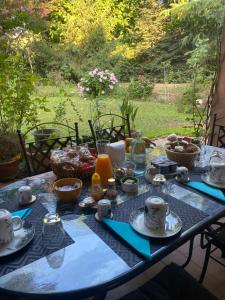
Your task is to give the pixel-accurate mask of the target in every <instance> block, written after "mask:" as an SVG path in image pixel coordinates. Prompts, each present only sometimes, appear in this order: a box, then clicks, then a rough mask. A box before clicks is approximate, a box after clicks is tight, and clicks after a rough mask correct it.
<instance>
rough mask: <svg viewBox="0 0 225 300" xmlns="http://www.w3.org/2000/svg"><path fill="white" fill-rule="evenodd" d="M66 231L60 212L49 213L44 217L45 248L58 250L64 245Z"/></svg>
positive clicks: (43, 237) (43, 234)
mask: <svg viewBox="0 0 225 300" xmlns="http://www.w3.org/2000/svg"><path fill="white" fill-rule="evenodd" d="M64 239H65V231H64V229H63V225H62V222H61V219H60V217H59V215H58V214H53V213H48V214H46V215H45V216H44V218H43V227H42V240H43V245H44V247H45V248H47V249H49V250H58V249H59V248H60V247H62V246H63V243H64Z"/></svg>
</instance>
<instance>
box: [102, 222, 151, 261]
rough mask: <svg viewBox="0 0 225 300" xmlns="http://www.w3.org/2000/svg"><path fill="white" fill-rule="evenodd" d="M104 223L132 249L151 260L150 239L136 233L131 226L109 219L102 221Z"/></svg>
mask: <svg viewBox="0 0 225 300" xmlns="http://www.w3.org/2000/svg"><path fill="white" fill-rule="evenodd" d="M102 221H103V223H104V224H106V225H107V226H108V227H109V228H111V229H112V230H113V231H114V232H115V233H117V234H118V235H119V236H120V237H121V238H122V239H123V240H125V241H126V242H127V243H128V244H129V245H130V246H131V247H133V248H134V249H135V250H137V251H138V252H139V253H141V254H142V255H143V256H144V257H145V258H147V259H151V249H150V242H149V239H147V238H145V237H143V236H141V235H140V234H138V233H137V232H135V231H134V230H133V229H132V227H131V226H130V224H128V223H125V222H119V221H115V220H111V219H108V218H103V219H102Z"/></svg>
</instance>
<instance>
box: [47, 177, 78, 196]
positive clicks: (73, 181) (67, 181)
mask: <svg viewBox="0 0 225 300" xmlns="http://www.w3.org/2000/svg"><path fill="white" fill-rule="evenodd" d="M76 185H78V187H76ZM68 186H71V189H69V190H66V189H65V190H62V187H68ZM82 186H83V183H82V181H81V180H80V179H78V178H62V179H59V180H57V181H55V183H54V186H53V189H54V192H55V193H56V195H57V196H58V197H59V199H60V200H62V201H63V202H72V201H76V199H77V198H78V197H79V196H80V193H81V190H82ZM60 188H61V189H60Z"/></svg>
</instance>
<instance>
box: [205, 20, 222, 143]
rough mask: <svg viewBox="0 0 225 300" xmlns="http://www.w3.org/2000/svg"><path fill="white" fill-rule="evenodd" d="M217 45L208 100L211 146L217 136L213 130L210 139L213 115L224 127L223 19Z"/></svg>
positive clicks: (208, 124) (208, 126)
mask: <svg viewBox="0 0 225 300" xmlns="http://www.w3.org/2000/svg"><path fill="white" fill-rule="evenodd" d="M219 45H220V46H219V56H218V68H217V72H216V75H215V79H214V81H213V83H212V87H211V92H210V95H209V99H208V121H207V137H208V144H210V142H212V145H216V141H217V134H218V132H217V131H216V130H215V131H214V132H213V138H212V139H211V138H210V136H211V134H212V131H213V122H214V116H215V114H216V119H220V118H222V119H221V120H219V121H218V122H219V124H220V125H224V126H225V19H224V23H223V30H222V34H221V37H220V43H219ZM218 122H216V123H218Z"/></svg>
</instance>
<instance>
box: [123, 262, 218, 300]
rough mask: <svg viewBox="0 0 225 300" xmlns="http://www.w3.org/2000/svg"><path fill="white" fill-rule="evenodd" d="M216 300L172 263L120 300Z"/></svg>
mask: <svg viewBox="0 0 225 300" xmlns="http://www.w3.org/2000/svg"><path fill="white" fill-rule="evenodd" d="M137 299H138V300H181V299H182V300H216V299H217V298H216V297H215V296H214V295H212V294H211V293H210V292H209V291H208V290H207V289H206V288H204V287H203V286H202V285H201V284H200V283H199V282H198V281H197V280H195V279H194V278H193V277H192V276H191V275H190V274H189V273H188V272H186V271H185V270H184V269H183V268H182V267H180V266H178V265H176V264H174V263H172V264H170V265H168V266H166V267H165V268H164V269H163V270H162V271H160V272H159V273H158V274H157V275H156V276H155V277H154V278H153V279H151V280H150V281H148V282H147V283H145V284H144V285H143V286H141V287H140V288H138V289H137V290H135V291H133V292H131V293H130V294H128V295H126V296H124V297H122V298H121V299H120V300H137Z"/></svg>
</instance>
